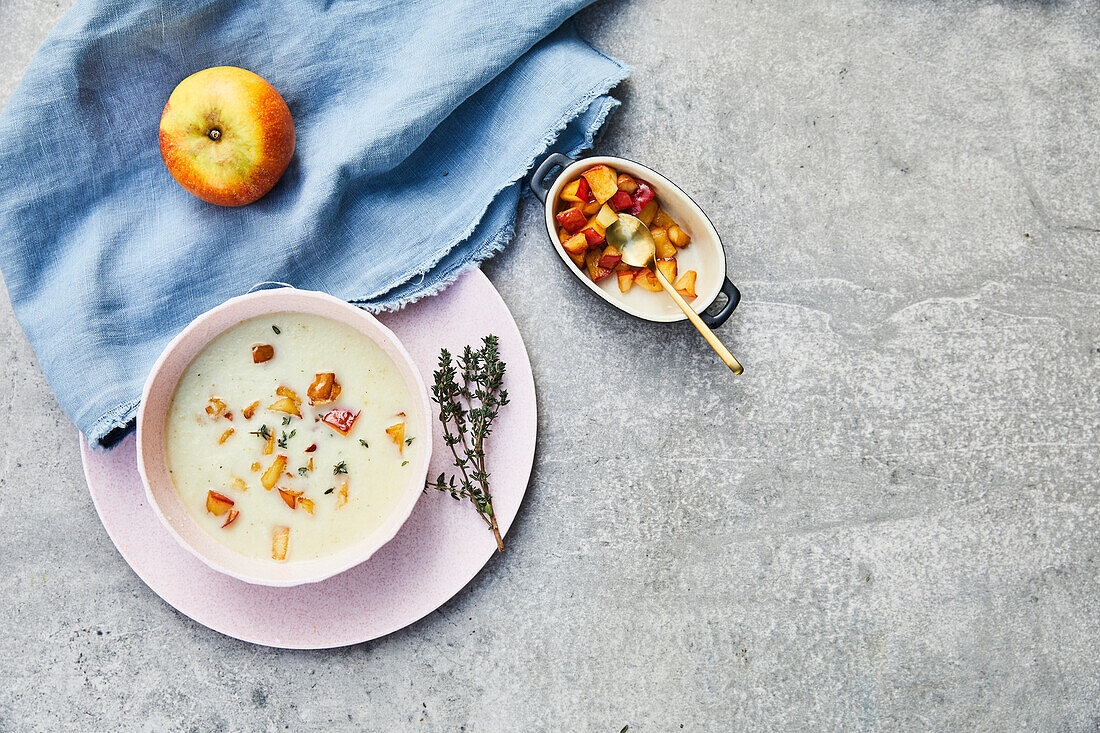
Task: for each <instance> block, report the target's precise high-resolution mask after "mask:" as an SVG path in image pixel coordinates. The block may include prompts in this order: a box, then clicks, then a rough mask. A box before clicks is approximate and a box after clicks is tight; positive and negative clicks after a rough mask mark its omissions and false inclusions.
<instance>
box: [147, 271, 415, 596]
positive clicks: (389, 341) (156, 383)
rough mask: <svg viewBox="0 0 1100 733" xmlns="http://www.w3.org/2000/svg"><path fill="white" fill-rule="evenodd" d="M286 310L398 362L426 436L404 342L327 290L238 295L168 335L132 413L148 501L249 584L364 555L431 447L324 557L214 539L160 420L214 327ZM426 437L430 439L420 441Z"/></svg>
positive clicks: (386, 535) (277, 581)
mask: <svg viewBox="0 0 1100 733" xmlns="http://www.w3.org/2000/svg"><path fill="white" fill-rule="evenodd" d="M287 311H292V312H297V313H309V314H313V315H318V316H323V317H325V318H328V319H331V320H333V321H337V322H340V323H344V324H347V325H348V326H351V327H352V328H355V329H356V330H358V331H359V332H360V333H362V334H364V335H365V336H367V337H368V338H370V339H371V340H372V341H374V343H376V344H378V346H379V347H381V349H382V350H383V351H384V352H385V353H386V354H387V355H388V356H389V357H390V358H391V359H392V360H393V362H394V364H396V365H397V369H398V371H399V372H400V373H401V376H402V378H403V379H404V380H405V385H406V386H407V387H408V389H409V392H410V393H411V394H412V395H413V396H414V399H415V406H414V407H413V409H412V410H410V411H409V414H408V416H407V419H408V421H409V422H410V423H411V425H412V426H413V434H414V435H431V406H430V404H429V401H428V391H427V389H426V388H425V387H424V382H423V380H422V379H421V378H420V372H419V371H418V370H417V368H416V366H415V365H414V364H413V361H412V358H411V357H410V356H409V354H408V352H407V351H406V350H405V347H404V346H402V345H401V342H400V341H399V340H398V339H397V337H396V336H395V335H394V334H393V332H392V331H390V330H389V329H388V328H386V327H385V326H383V325H382V324H381V323H379V322H378V321H377V320H376V319H375V318H374V316H372V315H370V314H369V313H367V312H366V311H364V310H362V309H360V308H356V307H355V306H353V305H350V304H348V303H346V302H344V301H343V300H340V299H339V298H334V297H332V296H331V295H328V294H326V293H319V292H314V291H310V290H297V289H295V288H280V289H277V290H263V291H260V292H256V293H250V294H248V295H242V296H240V297H237V298H232V299H230V300H227V301H226V302H225V303H222V304H221V305H219V306H218V307H216V308H214V309H212V310H210V311H207V312H206V313H204V314H202V315H201V316H199V317H198V318H196V319H195V320H194V321H192V322H191V324H190V325H188V326H187V328H185V329H183V331H181V332H180V334H179V335H178V336H176V337H175V338H174V339H172V341H171V343H169V344H168V346H166V347H165V349H164V352H163V353H162V354H161V355H160V358H159V359H158V360H157V362H156V364H154V365H153V370H152V372H150V374H149V379H148V380H146V382H145V390H144V392H143V394H142V396H141V407H140V409H139V410H138V416H137V455H138V472H139V473H140V474H141V481H142V483H143V484H144V485H145V493H146V495H147V496H148V498H149V503H150V505H151V506H152V507H153V510H154V511H155V512H156V514H157V516H158V517H160V520H161V521H162V522H163V523H164V526H165V527H167V529H168V532H169V533H170V534H171V535H172V536H173V537H175V538H176V541H178V542H179V543H180V544H181V545H182V546H183V547H184V548H186V549H187V550H188V551H189V552H191V553H192V554H194V555H195V556H196V557H197V558H199V559H200V560H202V561H203V562H204V563H206V564H207V565H209V566H210V567H211V568H213V569H214V570H217V571H219V572H222V573H225V574H226V575H230V576H232V577H234V578H238V579H239V580H243V581H245V582H247V583H256V584H259V585H271V586H293V585H301V584H303V583H316V582H317V581H321V580H324V579H326V578H329V577H332V576H333V575H336V574H337V573H341V572H343V571H345V570H347V569H349V568H352V567H355V566H356V565H359V564H360V563H362V562H364V561H365V560H367V559H368V558H369V557H370V556H371V555H373V554H374V553H375V552H376V551H377V550H378V549H379V548H380V547H382V546H383V545H385V544H386V543H387V542H389V541H390V540H391V539H393V536H394V535H395V534H397V531H398V530H399V529H400V528H401V525H402V524H404V523H405V520H406V519H408V518H409V514H411V513H412V510H413V506H415V505H416V501H417V499H418V498H420V495H421V493H422V489H423V488H424V482H425V479H426V477H427V475H428V462H429V460H430V459H431V451H430V449H429V448H427V447H425V448H423V449H422V450H421V451H420V453H419V456H418V457H417V458H416V463H415V464H414V465H413V470H412V471H411V472H410V474H409V475H410V478H409V484H408V486H406V487H405V489H404V492H403V493H402V495H401V499H400V501H399V503H398V504H397V506H396V507H395V508H394V510H393V512H392V513H391V514H390V516H389V517H388V518H387V519H386V520H385V521H384V522H383V523H382V525H381V526H379V527H378V529H376V530H375V531H374V532H373V533H371V534H370V535H368V536H366V537H364V538H363V539H362V540H361V541H360V542H358V543H357V544H355V545H353V546H351V547H347V548H345V549H343V550H341V551H340V552H338V553H336V554H334V555H331V556H329V557H325V558H318V559H315V560H308V561H302V562H288V563H277V562H273V561H271V560H255V559H252V558H248V557H245V556H244V555H241V554H239V553H237V552H234V551H233V550H230V549H229V548H228V547H226V546H225V545H223V544H221V543H220V542H218V541H217V540H216V539H214V538H213V537H212V536H210V534H208V533H207V532H206V531H204V530H203V529H202V528H201V527H200V526H199V525H198V523H197V522H195V521H194V520H193V519H192V518H191V516H190V515H189V514H188V513H187V510H186V509H184V507H183V504H182V503H181V502H180V499H179V495H178V494H177V492H176V487H175V486H174V485H173V483H172V479H171V477H170V476H169V473H168V463H167V460H166V458H165V445H164V440H165V420H166V418H167V415H168V408H169V406H170V405H171V402H172V396H173V394H175V391H176V385H177V384H178V383H179V380H180V377H182V376H183V373H184V371H186V369H187V367H188V365H190V364H191V361H192V360H193V359H194V358H195V357H196V356H198V354H199V352H201V351H202V350H203V348H204V347H205V346H206V345H207V344H208V343H210V341H211V340H213V339H214V338H215V337H217V336H218V335H219V334H221V333H222V332H224V331H226V330H227V329H229V328H231V327H233V326H236V325H237V324H238V323H240V322H241V321H244V320H247V319H249V318H254V317H256V316H261V315H265V314H270V313H282V312H287ZM429 444H430V441H424V443H423V445H424V446H428V445H429Z"/></svg>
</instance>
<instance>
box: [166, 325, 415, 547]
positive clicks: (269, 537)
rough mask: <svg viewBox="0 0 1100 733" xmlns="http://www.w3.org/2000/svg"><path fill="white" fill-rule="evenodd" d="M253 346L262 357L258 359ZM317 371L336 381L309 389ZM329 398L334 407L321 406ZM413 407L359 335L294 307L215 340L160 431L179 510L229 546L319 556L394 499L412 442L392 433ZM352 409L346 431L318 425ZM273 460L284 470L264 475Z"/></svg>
mask: <svg viewBox="0 0 1100 733" xmlns="http://www.w3.org/2000/svg"><path fill="white" fill-rule="evenodd" d="M273 326H274V327H275V328H277V329H278V330H279V333H276V332H275V330H274V329H273V328H272V327H273ZM256 345H268V346H270V347H271V349H272V351H273V356H271V357H270V358H268V359H267V360H266V361H262V362H261V363H256V362H255V361H254V356H253V347H254V346H256ZM265 351H266V349H260V350H258V353H259V356H258V357H256V358H259V359H261V360H262V359H264V357H266V356H267V354H265V353H264V352H265ZM322 374H332V375H335V381H336V383H337V384H338V385H339V387H338V392H337V390H333V389H328V390H326V389H325V383H324V380H323V379H322V380H321V384H319V385H318V386H317V387H315V388H314V390H310V387H311V385H312V384H313V383H314V382H315V381H316V380H317V379H318V375H322ZM280 388H282V394H279V393H277V390H279V389H280ZM334 393H335V399H334V400H331V397H332V396H333V394H334ZM310 394H314V395H315V396H316V398H317V399H316V400H314V401H315V402H317V404H313V405H311V404H310V403H311V397H310ZM326 395H328V397H329V399H330V400H331V401H327V404H321V403H324V402H326V399H325V396H326ZM296 401H300V404H298V403H297V402H296ZM256 402H259V404H258V405H257V406H256V407H255V408H254V412H253V413H252V415H251V417H250V418H249V417H246V414H248V413H249V410H248V409H247V408H249V406H251V405H253V404H254V403H256ZM223 403H224V405H223ZM280 406H281V407H282V408H283V410H289V411H290V412H295V411H296V412H300V413H301V417H298V416H297V415H293V414H288V412H286V411H280V410H279V407H280ZM413 409H414V401H413V399H412V396H411V395H410V393H409V390H408V388H407V387H406V385H405V382H404V380H403V379H402V377H401V374H400V372H399V371H398V369H397V366H396V365H395V364H394V363H393V361H392V360H391V359H390V358H389V356H387V355H386V354H385V352H383V351H382V349H381V348H379V347H378V345H376V344H375V343H374V342H373V341H372V340H371V339H369V338H368V337H367V336H365V335H364V334H362V333H360V332H359V331H358V330H356V329H354V328H352V327H351V326H348V325H346V324H343V323H339V322H337V321H332V320H329V319H327V318H323V317H320V316H315V315H310V314H305V313H276V314H270V315H265V316H262V317H259V318H253V319H250V320H247V321H243V322H242V323H240V324H238V325H236V326H234V327H233V328H230V329H228V330H227V331H225V332H224V333H222V334H220V335H219V336H218V337H216V338H215V339H214V340H213V341H211V342H210V343H209V344H207V346H206V348H204V349H203V351H202V352H201V353H200V354H199V355H198V356H197V357H195V359H194V361H192V362H191V364H190V365H189V366H188V367H187V369H186V371H185V372H184V374H183V377H182V378H181V379H180V382H179V384H178V385H177V387H176V392H175V394H174V395H173V397H172V404H171V406H170V407H169V410H168V417H167V422H166V426H165V427H166V430H165V432H166V451H167V461H168V470H169V473H170V474H171V476H172V480H173V483H174V485H175V487H176V491H177V492H178V494H179V497H180V499H181V501H182V502H183V505H184V506H185V507H186V509H187V511H188V512H189V513H190V514H191V516H192V517H193V518H194V519H195V521H196V522H198V523H199V525H200V526H201V527H202V528H203V529H204V530H206V531H207V532H209V533H210V534H211V535H213V536H214V537H215V538H216V539H217V540H218V541H220V542H222V543H223V544H224V545H226V546H227V547H229V548H230V549H232V550H235V551H236V552H239V553H241V554H242V555H246V556H248V557H251V558H257V559H262V558H267V559H270V560H272V561H273V562H277V561H280V560H282V561H286V562H293V561H302V560H312V559H316V558H320V557H325V556H328V555H332V554H334V553H336V552H338V551H340V550H342V549H344V548H346V547H348V546H350V545H353V544H355V543H356V542H358V541H359V540H361V539H363V538H364V537H366V536H367V535H369V534H370V533H372V532H373V531H374V530H375V529H377V528H378V526H379V525H381V524H382V522H383V521H384V520H385V519H386V518H387V517H388V516H389V515H390V514H391V513H392V511H393V510H394V508H395V507H396V505H397V503H398V501H399V499H400V497H401V494H402V493H403V490H404V489H405V488H406V486H407V484H408V481H409V473H408V472H409V470H410V469H411V467H412V465H414V464H415V463H416V460H415V459H416V456H417V455H418V454H419V451H420V449H421V446H420V445H419V441H420V437H421V436H418V435H413V434H411V433H408V432H405V433H404V434H403V435H401V434H400V433H401V431H403V430H404V429H405V428H406V427H408V426H409V425H411V424H412V423H411V421H407V420H406V417H405V415H404V413H410V414H411V411H412V410H413ZM334 410H335V411H336V412H334ZM340 411H347V412H340ZM355 413H358V415H357V416H356V417H355V419H354V422H352V423H351V426H350V429H349V430H348V433H347V435H343V434H341V432H340V431H339V430H337V429H336V428H334V427H332V426H331V425H330V424H329V423H328V422H326V421H325V420H326V419H327V420H330V421H333V422H336V423H337V424H338V425H339V426H341V427H343V426H344V425H345V423H344V422H341V420H340V417H343V418H345V420H346V418H347V417H349V416H350V415H352V414H355ZM326 416H327V418H326ZM264 426H266V429H264ZM387 428H389V429H390V433H393V435H391V434H390V433H387ZM230 431H232V432H230ZM255 433H263V434H267V433H270V434H271V435H272V436H273V437H272V438H271V439H268V438H265V437H264V435H257V434H255ZM219 441H224V442H219ZM398 441H399V442H398ZM269 444H270V448H269V447H268V446H269ZM314 445H315V446H316V448H315V449H314V450H312V451H308V452H307V449H308V448H310V446H314ZM267 449H270V450H271V453H270V454H266V455H265V450H267ZM280 456H282V457H285V459H286V465H285V467H284V468H283V470H282V471H276V470H275V469H272V470H271V471H269V469H270V468H271V466H272V464H273V463H275V462H276V461H277V460H279V458H280ZM311 459H312V470H310V460H311ZM345 470H346V473H344V471H345ZM265 475H266V476H267V479H268V483H271V482H272V481H274V485H273V486H272V487H271V488H270V489H265V487H264V485H263V482H264V477H265ZM345 482H346V492H345V491H344V485H345ZM280 489H282V493H280ZM210 492H214V494H213V499H211V496H212V495H211V493H210ZM299 492H300V494H299ZM345 495H346V501H345V500H344V499H345ZM222 497H224V500H223V499H222ZM225 500H228V501H230V502H232V505H231V506H229V505H227V504H226V503H225ZM292 505H293V507H294V508H291V507H292ZM310 509H312V513H310V511H309V510H310ZM234 512H235V514H234ZM230 517H232V521H230V522H229V524H227V525H226V526H224V527H223V525H225V524H226V522H227V520H229V519H230ZM283 528H285V529H286V530H287V532H286V539H287V542H286V552H285V557H284V558H280V557H279V555H280V554H281V553H280V551H279V544H280V540H279V537H278V535H279V534H280V532H282V530H283Z"/></svg>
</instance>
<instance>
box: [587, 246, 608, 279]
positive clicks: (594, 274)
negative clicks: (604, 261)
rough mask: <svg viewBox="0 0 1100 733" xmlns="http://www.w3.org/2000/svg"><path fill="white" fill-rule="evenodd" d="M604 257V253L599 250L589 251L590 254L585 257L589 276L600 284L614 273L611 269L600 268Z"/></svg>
mask: <svg viewBox="0 0 1100 733" xmlns="http://www.w3.org/2000/svg"><path fill="white" fill-rule="evenodd" d="M602 257H603V253H602V252H601V251H600V250H599V249H598V248H596V249H590V250H588V254H586V255H585V256H584V266H585V267H586V268H588V276H589V277H590V278H592V282H597V283H598V282H599V281H601V280H603V279H604V278H605V277H607V276H608V275H610V274H611V272H612V271H611V268H609V267H600V259H601V258H602Z"/></svg>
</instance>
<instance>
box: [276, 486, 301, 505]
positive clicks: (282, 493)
mask: <svg viewBox="0 0 1100 733" xmlns="http://www.w3.org/2000/svg"><path fill="white" fill-rule="evenodd" d="M301 495H302V492H301V491H290V490H288V489H279V497H280V498H281V499H282V500H283V503H284V504H286V505H287V506H288V507H290V508H291V509H294V508H296V507H297V506H298V497H299V496H301Z"/></svg>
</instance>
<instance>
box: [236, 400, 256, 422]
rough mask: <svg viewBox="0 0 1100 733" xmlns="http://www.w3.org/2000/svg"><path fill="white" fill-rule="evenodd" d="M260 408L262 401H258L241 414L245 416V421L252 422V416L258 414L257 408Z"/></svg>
mask: <svg viewBox="0 0 1100 733" xmlns="http://www.w3.org/2000/svg"><path fill="white" fill-rule="evenodd" d="M259 406H260V401H259V400H256V401H255V402H253V403H252V404H251V405H249V406H248V407H246V408H244V409H243V410H241V414H242V415H244V419H245V420H251V419H252V416H253V415H255V414H256V408H257V407H259Z"/></svg>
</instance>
